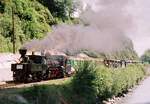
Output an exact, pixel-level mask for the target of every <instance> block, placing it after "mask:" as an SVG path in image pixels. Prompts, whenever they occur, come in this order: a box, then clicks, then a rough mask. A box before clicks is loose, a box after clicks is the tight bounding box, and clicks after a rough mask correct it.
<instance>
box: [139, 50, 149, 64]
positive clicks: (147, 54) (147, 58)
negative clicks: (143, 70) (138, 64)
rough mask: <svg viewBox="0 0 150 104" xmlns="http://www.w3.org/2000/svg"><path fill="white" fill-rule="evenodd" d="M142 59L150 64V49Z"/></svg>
mask: <svg viewBox="0 0 150 104" xmlns="http://www.w3.org/2000/svg"><path fill="white" fill-rule="evenodd" d="M141 60H142V61H144V62H148V63H149V64H150V49H149V50H147V51H145V53H144V55H142V56H141Z"/></svg>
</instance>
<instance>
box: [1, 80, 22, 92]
mask: <svg viewBox="0 0 150 104" xmlns="http://www.w3.org/2000/svg"><path fill="white" fill-rule="evenodd" d="M21 84H23V83H15V82H14V81H6V82H3V83H2V84H0V90H1V89H7V88H13V87H15V86H17V85H21Z"/></svg>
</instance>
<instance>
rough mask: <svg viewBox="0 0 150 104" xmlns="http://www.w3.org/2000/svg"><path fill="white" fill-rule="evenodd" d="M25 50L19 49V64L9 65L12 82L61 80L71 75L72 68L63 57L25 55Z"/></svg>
mask: <svg viewBox="0 0 150 104" xmlns="http://www.w3.org/2000/svg"><path fill="white" fill-rule="evenodd" d="M26 52H27V49H20V50H19V53H20V54H21V57H20V59H19V63H15V64H11V71H12V72H13V80H14V81H16V82H30V81H41V80H47V79H53V78H63V77H65V76H70V75H71V74H73V72H74V71H73V70H72V67H71V65H70V63H69V60H68V58H67V57H66V56H63V55H49V56H42V55H34V54H33V53H32V55H26Z"/></svg>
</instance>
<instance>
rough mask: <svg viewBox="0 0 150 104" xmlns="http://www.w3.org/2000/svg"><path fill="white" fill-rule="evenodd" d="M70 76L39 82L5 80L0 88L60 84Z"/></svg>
mask: <svg viewBox="0 0 150 104" xmlns="http://www.w3.org/2000/svg"><path fill="white" fill-rule="evenodd" d="M69 79H70V78H69V77H68V78H62V79H53V80H46V81H40V82H31V83H15V82H14V81H6V82H4V83H3V84H0V90H2V89H9V88H24V87H31V86H35V85H52V84H55V85H60V84H63V83H64V82H65V81H68V80H69Z"/></svg>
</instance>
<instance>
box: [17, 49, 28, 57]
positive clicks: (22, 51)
mask: <svg viewBox="0 0 150 104" xmlns="http://www.w3.org/2000/svg"><path fill="white" fill-rule="evenodd" d="M19 53H20V54H21V57H25V55H26V53H27V49H25V48H21V49H19Z"/></svg>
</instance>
